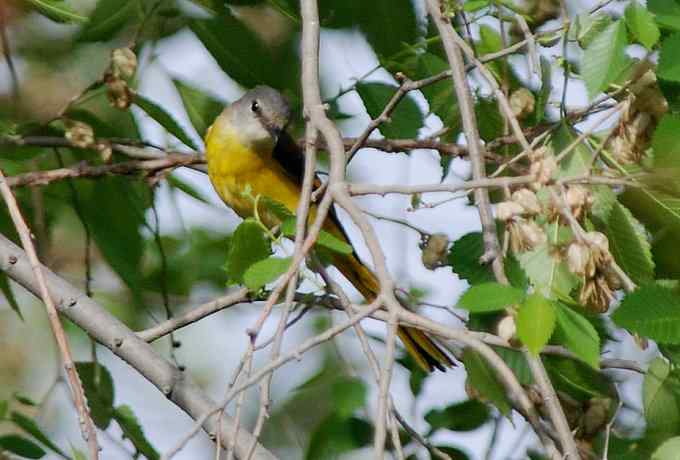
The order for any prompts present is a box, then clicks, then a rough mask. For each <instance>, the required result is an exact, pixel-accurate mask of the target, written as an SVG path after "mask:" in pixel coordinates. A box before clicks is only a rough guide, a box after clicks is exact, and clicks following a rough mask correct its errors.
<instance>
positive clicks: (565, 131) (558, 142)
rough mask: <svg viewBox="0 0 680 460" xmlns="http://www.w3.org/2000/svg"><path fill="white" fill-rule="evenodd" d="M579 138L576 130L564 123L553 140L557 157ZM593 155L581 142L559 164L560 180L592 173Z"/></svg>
mask: <svg viewBox="0 0 680 460" xmlns="http://www.w3.org/2000/svg"><path fill="white" fill-rule="evenodd" d="M577 137H578V136H577V135H576V133H575V131H574V129H573V128H572V127H570V126H569V125H567V124H566V123H562V124H561V125H560V127H559V129H558V130H557V131H555V134H554V135H553V138H552V148H553V151H554V152H555V156H558V155H559V154H560V153H561V152H563V151H564V150H565V149H566V148H567V147H568V146H569V145H570V144H571V143H573V142H574V141H575V140H576V138H577ZM592 158H593V154H592V152H591V151H590V148H588V146H587V145H586V144H585V143H583V142H581V143H580V144H578V145H577V146H576V147H574V148H573V149H572V150H571V152H570V153H568V154H567V156H565V157H564V159H563V160H562V161H561V162H560V163H559V173H558V175H557V177H558V178H560V179H561V178H565V177H574V176H582V175H583V174H586V173H588V172H589V171H590V164H591V163H592Z"/></svg>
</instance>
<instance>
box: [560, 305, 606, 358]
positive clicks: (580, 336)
mask: <svg viewBox="0 0 680 460" xmlns="http://www.w3.org/2000/svg"><path fill="white" fill-rule="evenodd" d="M555 339H556V340H557V342H559V343H560V344H562V345H564V346H565V347H566V348H567V349H568V350H570V351H571V352H573V353H574V354H575V355H576V356H578V357H579V358H581V359H582V360H583V361H584V362H585V363H587V364H589V365H590V366H591V367H593V368H594V369H599V368H600V336H599V335H598V334H597V331H596V330H595V328H594V327H593V325H592V324H590V322H589V321H588V320H587V319H586V318H584V317H583V316H582V315H580V314H578V313H577V312H576V311H574V310H572V309H571V308H569V307H566V306H564V305H560V304H558V305H557V327H556V329H555Z"/></svg>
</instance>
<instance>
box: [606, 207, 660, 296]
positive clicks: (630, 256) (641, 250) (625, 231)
mask: <svg viewBox="0 0 680 460" xmlns="http://www.w3.org/2000/svg"><path fill="white" fill-rule="evenodd" d="M607 237H608V238H609V248H610V250H611V253H612V255H613V256H614V259H616V262H618V264H619V265H620V266H621V268H622V269H623V270H624V271H625V272H626V273H627V274H628V275H629V276H630V277H631V278H632V279H633V281H635V283H637V284H645V283H647V282H650V281H652V280H653V279H654V260H653V259H652V250H651V245H650V244H649V241H648V240H647V235H646V234H645V229H644V227H642V224H640V222H638V220H637V219H636V218H635V217H633V215H632V214H631V213H630V211H629V210H628V209H627V208H626V207H624V206H623V205H621V204H620V203H618V202H616V203H615V204H614V206H613V208H612V211H611V213H610V215H609V221H608V222H607Z"/></svg>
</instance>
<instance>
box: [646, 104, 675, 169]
mask: <svg viewBox="0 0 680 460" xmlns="http://www.w3.org/2000/svg"><path fill="white" fill-rule="evenodd" d="M678 130H680V115H675V114H666V115H664V117H663V118H662V119H661V121H660V122H659V124H658V126H657V127H656V129H655V130H654V134H653V136H652V148H653V149H654V166H655V167H656V168H680V140H679V139H678V132H679V131H678Z"/></svg>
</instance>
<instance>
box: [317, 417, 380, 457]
mask: <svg viewBox="0 0 680 460" xmlns="http://www.w3.org/2000/svg"><path fill="white" fill-rule="evenodd" d="M372 438H373V427H372V426H371V425H370V424H369V423H368V422H366V421H364V420H361V419H358V418H356V417H351V418H349V419H341V418H339V417H338V416H337V415H336V414H331V415H330V416H328V417H326V419H324V420H323V421H322V422H321V424H320V425H319V426H318V427H317V428H316V430H315V431H314V432H313V433H312V436H311V438H310V440H309V447H308V448H307V454H306V455H305V459H306V460H326V459H330V458H338V457H339V456H340V455H341V454H343V453H346V452H349V451H351V450H355V449H359V448H361V447H364V446H367V445H369V444H370V443H371V440H372Z"/></svg>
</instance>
